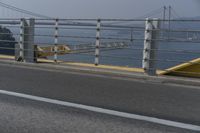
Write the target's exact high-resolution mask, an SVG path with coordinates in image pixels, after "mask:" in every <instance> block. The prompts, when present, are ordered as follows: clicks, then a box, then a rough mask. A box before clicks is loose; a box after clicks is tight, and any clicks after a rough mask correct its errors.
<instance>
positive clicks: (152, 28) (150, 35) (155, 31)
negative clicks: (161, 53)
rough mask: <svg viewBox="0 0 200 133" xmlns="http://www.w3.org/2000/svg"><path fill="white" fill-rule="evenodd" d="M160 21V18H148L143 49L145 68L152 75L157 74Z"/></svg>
mask: <svg viewBox="0 0 200 133" xmlns="http://www.w3.org/2000/svg"><path fill="white" fill-rule="evenodd" d="M159 29H160V21H159V20H158V19H146V28H145V40H144V50H143V69H144V70H145V73H146V74H148V75H151V76H155V75H156V52H157V49H158V43H157V40H156V39H158V38H159Z"/></svg>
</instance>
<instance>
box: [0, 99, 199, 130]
mask: <svg viewBox="0 0 200 133" xmlns="http://www.w3.org/2000/svg"><path fill="white" fill-rule="evenodd" d="M0 114H1V115H0V132H1V133H196V132H194V131H189V130H183V129H178V128H172V127H167V126H161V125H158V124H152V123H148V122H143V121H137V120H130V119H124V118H119V117H113V116H109V115H103V114H97V113H93V112H89V111H83V110H78V109H73V108H68V107H63V106H58V105H53V104H47V103H43V102H36V101H31V100H26V99H21V98H16V97H10V96H5V95H0Z"/></svg>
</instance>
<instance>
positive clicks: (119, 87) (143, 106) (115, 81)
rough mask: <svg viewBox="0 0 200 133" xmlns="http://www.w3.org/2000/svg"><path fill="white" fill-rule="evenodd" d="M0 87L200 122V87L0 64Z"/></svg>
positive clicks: (189, 121)
mask: <svg viewBox="0 0 200 133" xmlns="http://www.w3.org/2000/svg"><path fill="white" fill-rule="evenodd" d="M0 75H1V76H0V89H1V90H8V91H14V92H18V93H25V94H29V95H35V96H41V97H46V98H51V99H57V100H62V101H67V102H73V103H79V104H85V105H90V106H96V107H102V108H107V109H112V110H117V111H122V112H128V113H134V114H140V115H145V116H151V117H157V118H161V119H167V120H172V121H178V122H183V123H190V124H195V125H200V87H199V88H198V87H196V88H193V87H182V86H173V85H163V84H159V83H158V84H155V83H154V84H152V83H149V82H145V81H135V80H131V79H124V78H115V77H114V76H102V75H100V76H99V75H95V74H86V73H81V72H75V73H71V72H69V73H67V72H65V73H62V72H54V71H44V70H36V69H26V68H18V67H15V66H1V65H0Z"/></svg>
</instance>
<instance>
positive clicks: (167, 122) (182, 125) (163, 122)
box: [0, 90, 200, 131]
mask: <svg viewBox="0 0 200 133" xmlns="http://www.w3.org/2000/svg"><path fill="white" fill-rule="evenodd" d="M0 94H4V95H9V96H14V97H19V98H25V99H29V100H34V101H40V102H46V103H51V104H56V105H62V106H66V107H73V108H77V109H83V110H88V111H92V112H97V113H102V114H108V115H112V116H118V117H123V118H129V119H135V120H142V121H147V122H151V123H156V124H161V125H165V126H171V127H176V128H182V129H187V130H193V131H200V126H198V125H192V124H186V123H181V122H175V121H170V120H164V119H158V118H154V117H148V116H142V115H137V114H131V113H124V112H119V111H114V110H109V109H103V108H98V107H92V106H87V105H82V104H75V103H70V102H65V101H60V100H54V99H49V98H44V97H38V96H32V95H27V94H22V93H16V92H11V91H5V90H0Z"/></svg>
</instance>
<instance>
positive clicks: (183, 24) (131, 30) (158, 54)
mask: <svg viewBox="0 0 200 133" xmlns="http://www.w3.org/2000/svg"><path fill="white" fill-rule="evenodd" d="M0 25H1V26H2V27H1V32H0V44H1V45H0V53H1V54H9V53H10V54H13V55H14V53H15V57H16V60H18V61H26V62H35V61H36V60H37V58H38V57H37V52H41V51H38V49H37V48H36V47H35V45H37V46H41V47H42V46H45V47H47V46H51V51H50V52H51V53H52V54H51V55H53V57H48V58H49V59H52V60H54V62H55V63H58V62H59V63H61V62H71V61H72V62H84V63H93V64H94V65H96V66H97V65H99V64H106V65H117V66H126V67H139V68H143V69H144V70H145V73H147V74H149V75H156V74H157V73H156V72H157V70H163V71H166V72H169V71H170V72H173V70H172V69H170V70H169V69H167V68H169V67H172V66H175V65H178V64H181V63H188V64H194V65H200V62H193V61H191V60H193V59H196V58H200V44H199V43H200V20H170V22H169V21H168V20H159V19H138V20H136V19H24V18H23V19H0ZM9 30H10V31H9ZM12 37H13V38H12ZM59 45H66V46H68V47H69V48H70V52H68V53H66V55H59V52H62V51H59V49H58V46H59ZM48 52H49V51H48ZM174 72H176V73H180V74H184V73H191V74H193V75H200V73H198V72H188V71H178V70H176V71H174Z"/></svg>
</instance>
